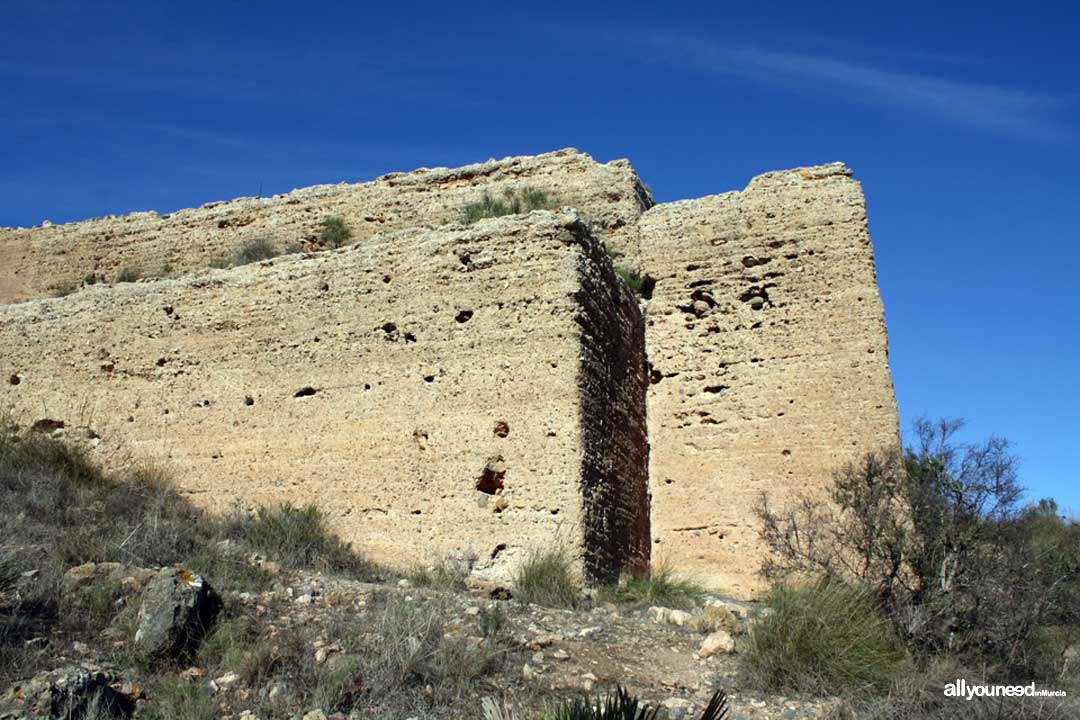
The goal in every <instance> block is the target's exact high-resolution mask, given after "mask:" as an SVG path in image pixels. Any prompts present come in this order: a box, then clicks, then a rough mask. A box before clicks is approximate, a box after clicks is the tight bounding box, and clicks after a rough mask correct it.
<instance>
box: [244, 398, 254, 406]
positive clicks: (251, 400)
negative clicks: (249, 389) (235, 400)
mask: <svg viewBox="0 0 1080 720" xmlns="http://www.w3.org/2000/svg"><path fill="white" fill-rule="evenodd" d="M244 404H245V405H247V406H248V407H251V406H252V405H254V404H255V398H253V397H251V396H250V395H245V396H244Z"/></svg>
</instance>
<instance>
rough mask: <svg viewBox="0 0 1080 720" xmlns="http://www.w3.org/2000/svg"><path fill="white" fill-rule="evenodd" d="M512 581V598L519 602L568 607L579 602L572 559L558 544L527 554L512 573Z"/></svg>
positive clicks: (579, 591) (578, 585)
mask: <svg viewBox="0 0 1080 720" xmlns="http://www.w3.org/2000/svg"><path fill="white" fill-rule="evenodd" d="M513 581H514V597H516V598H517V599H519V600H521V601H522V602H526V603H534V604H536V605H547V606H549V607H566V608H572V607H576V606H577V605H578V603H579V602H580V601H581V584H580V583H579V582H578V579H577V577H576V575H575V573H574V558H573V556H572V555H571V554H570V552H569V551H568V550H566V549H565V548H562V547H554V548H550V549H547V550H539V551H536V552H534V553H531V554H530V555H529V557H528V558H526V559H525V561H524V562H523V563H522V564H521V565H519V566H518V568H517V569H516V571H515V572H514V578H513Z"/></svg>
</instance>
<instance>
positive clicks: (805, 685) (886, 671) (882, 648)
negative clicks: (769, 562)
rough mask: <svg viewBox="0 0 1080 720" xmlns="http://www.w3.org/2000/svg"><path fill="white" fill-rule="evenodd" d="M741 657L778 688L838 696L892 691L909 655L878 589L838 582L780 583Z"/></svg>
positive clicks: (752, 672)
mask: <svg viewBox="0 0 1080 720" xmlns="http://www.w3.org/2000/svg"><path fill="white" fill-rule="evenodd" d="M765 605H766V607H768V608H770V609H771V612H770V613H769V614H768V615H765V616H764V617H762V618H760V619H758V621H757V622H756V623H755V624H754V625H752V627H751V629H750V633H749V635H748V636H747V640H746V644H745V646H744V649H743V652H742V655H741V657H742V658H743V661H744V663H745V665H746V670H747V673H746V674H747V676H748V678H750V679H751V680H752V681H754V682H758V683H760V684H761V685H762V686H763V687H765V688H768V689H773V690H805V691H809V692H817V693H829V694H838V693H842V692H845V691H860V690H865V689H878V690H880V689H884V688H886V687H888V685H889V683H890V682H891V681H892V680H893V679H894V678H895V677H896V675H897V673H898V672H899V670H900V669H901V667H902V665H903V663H904V660H905V654H904V652H903V649H902V647H901V645H900V644H899V642H898V640H897V639H896V637H895V635H894V633H893V630H892V626H891V625H890V624H889V623H888V621H887V620H885V619H884V618H883V617H882V616H881V614H880V612H879V609H878V607H877V606H876V604H875V603H874V601H873V599H872V597H871V595H870V594H869V593H868V592H867V591H865V590H863V589H862V588H859V587H856V586H853V585H848V584H845V583H843V582H840V581H838V580H828V579H821V580H817V581H815V582H811V583H806V584H802V585H777V586H774V587H773V588H772V589H771V591H770V592H769V594H768V596H767V598H766V600H765Z"/></svg>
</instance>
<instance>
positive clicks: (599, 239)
mask: <svg viewBox="0 0 1080 720" xmlns="http://www.w3.org/2000/svg"><path fill="white" fill-rule="evenodd" d="M525 188H532V189H534V190H540V191H542V192H544V193H546V194H547V195H548V197H549V198H551V199H552V200H553V201H554V202H555V203H556V204H558V205H566V206H572V207H574V208H576V209H577V210H576V212H570V211H565V212H558V213H552V212H538V213H534V214H532V215H528V216H516V217H508V218H505V219H499V220H490V221H483V222H481V223H479V224H477V225H474V226H471V227H463V226H461V225H460V224H458V223H459V221H460V220H461V219H462V216H463V210H464V208H465V206H466V205H468V204H469V203H473V202H477V201H479V200H481V199H482V198H484V197H485V196H487V197H490V198H494V199H500V198H504V197H505V195H506V193H507V192H511V193H520V192H521V191H522V190H523V189H525ZM328 215H335V216H340V217H341V218H343V220H344V221H345V223H346V225H347V226H348V227H349V228H350V229H351V230H352V232H353V237H352V240H351V242H353V243H354V245H353V246H351V247H349V248H347V249H343V250H339V251H323V252H307V253H299V254H294V255H289V256H287V257H282V258H277V259H274V260H272V261H269V262H264V263H261V264H258V265H254V266H251V267H242V268H236V269H232V270H225V271H213V270H206V269H205V268H206V267H207V265H208V264H209V263H210V261H211V260H213V259H214V258H217V257H220V256H222V255H224V254H228V253H230V252H232V251H234V250H235V249H236V248H237V247H239V246H240V245H241V244H242V243H244V242H245V241H247V240H251V239H253V238H259V237H262V238H269V239H271V240H272V241H273V242H274V243H276V244H277V245H278V246H279V247H284V246H286V245H292V246H294V247H302V248H306V249H307V250H309V251H310V250H315V249H317V246H318V243H317V238H318V233H319V224H320V222H321V221H322V220H323V219H324V218H325V217H326V216H328ZM610 257H614V264H615V265H618V266H621V267H622V268H623V269H637V270H641V271H642V272H645V273H648V274H649V275H651V276H652V277H653V278H654V279H655V281H656V282H655V287H654V289H653V293H652V297H651V299H648V300H643V301H641V303H640V307H639V303H638V301H636V300H635V299H634V298H633V297H632V296H631V295H630V294H629V291H628V290H627V288H626V286H625V285H624V284H623V283H622V282H621V281H620V280H618V278H617V277H616V275H615V268H614V266H613V262H612V260H611V259H609V258H610ZM124 267H130V268H136V269H139V270H141V271H143V272H144V273H148V274H151V275H153V274H157V273H160V272H161V271H162V269H164V268H168V269H169V272H170V273H172V275H174V276H176V279H157V280H147V281H141V282H138V283H133V284H120V285H104V286H103V285H100V284H97V285H94V286H92V287H86V288H83V289H82V290H80V291H78V292H76V293H75V294H73V295H71V296H69V297H67V298H63V299H42V298H47V297H49V296H50V295H52V294H54V293H55V292H56V290H57V289H58V288H60V287H62V286H77V285H79V284H80V282H81V281H83V280H84V278H86V276H87V275H89V274H93V275H94V276H95V277H97V278H105V279H106V280H111V279H113V278H115V277H116V274H117V273H118V272H119V270H120V269H121V268H124ZM27 300H33V301H32V302H24V301H27ZM0 302H4V303H21V304H11V305H8V306H6V307H0V343H3V347H4V348H5V350H4V352H3V354H2V355H0V357H2V361H3V367H2V368H0V369H2V371H3V373H4V377H8V378H9V382H7V383H4V384H3V385H2V389H0V403H2V409H3V410H5V411H8V412H11V413H14V414H15V416H16V417H17V418H19V419H20V420H22V421H23V422H25V423H27V424H29V423H32V422H34V421H36V420H43V419H52V420H63V421H64V422H65V423H67V424H68V425H69V427H70V426H72V425H80V424H81V425H92V426H93V428H94V430H95V432H96V433H97V434H98V435H100V438H99V439H96V440H95V442H96V443H98V445H97V450H96V452H98V453H101V454H102V455H104V456H107V457H113V458H116V457H118V456H119V455H121V454H123V453H134V454H136V455H140V456H149V457H151V458H156V459H160V460H163V461H165V462H167V463H168V464H169V465H171V466H172V467H173V468H174V469H175V471H176V475H177V477H178V479H179V482H180V483H181V486H182V488H183V489H184V491H185V492H186V493H188V494H189V495H190V496H191V497H192V498H193V499H195V500H196V501H197V502H199V503H202V504H204V505H207V506H210V507H213V508H217V509H225V508H226V507H228V506H229V504H230V503H233V502H236V501H240V502H243V503H247V504H254V503H266V502H276V501H286V500H288V501H293V502H306V501H315V502H317V503H319V504H320V505H321V506H322V507H324V508H325V509H326V510H327V511H328V512H329V514H330V517H331V519H332V522H333V524H334V526H335V528H336V529H338V530H339V531H340V532H342V534H343V535H345V537H346V538H348V539H350V540H352V541H354V542H356V543H357V544H358V545H359V546H361V547H362V548H363V549H365V550H366V551H368V552H369V553H371V554H372V555H374V556H375V557H376V558H378V559H383V560H389V561H393V562H395V563H396V564H398V565H407V564H411V563H414V562H419V561H423V560H425V559H429V558H431V557H434V556H437V555H439V554H443V553H448V552H460V551H463V550H466V549H468V548H471V549H473V550H474V551H476V552H477V554H478V555H479V556H480V558H481V564H482V566H483V567H482V568H481V572H482V573H486V574H487V575H489V576H491V577H502V578H505V576H506V574H507V572H508V569H509V568H511V567H512V566H513V564H514V563H516V562H518V560H519V559H520V558H521V557H522V556H523V554H524V553H525V552H527V551H528V550H529V549H530V548H536V547H544V546H550V544H551V543H552V542H553V541H560V542H564V543H566V544H567V545H569V546H571V547H573V548H577V549H578V550H580V551H581V557H582V565H581V568H582V571H583V572H584V573H585V574H586V576H587V577H588V578H589V579H591V580H593V581H600V580H610V579H612V578H613V577H615V576H616V575H617V574H618V573H619V572H621V571H623V570H625V569H635V568H641V567H643V566H644V564H645V563H647V561H648V558H649V557H650V554H651V555H652V556H653V557H660V558H662V559H663V560H664V561H666V562H667V563H668V564H670V565H671V566H672V567H673V568H674V569H675V570H676V571H678V572H682V573H686V574H690V575H693V576H696V577H698V578H700V579H702V580H704V581H706V582H707V583H708V584H710V585H712V586H714V587H717V588H718V589H722V590H726V591H727V592H731V593H733V594H736V595H743V596H748V595H752V594H754V593H755V592H756V591H757V590H758V589H759V588H760V586H761V584H760V580H759V579H758V578H757V576H756V572H757V569H758V567H759V565H760V562H761V560H762V553H763V548H762V547H761V545H760V543H759V540H758V538H757V524H756V519H755V516H754V513H753V505H754V503H755V502H756V501H757V498H758V497H760V495H761V493H762V492H768V493H769V494H770V495H771V496H772V498H773V499H774V501H776V502H778V503H780V504H782V503H783V502H785V501H787V500H790V499H791V498H793V497H794V496H795V495H796V494H798V493H800V492H804V491H805V492H811V493H813V492H820V491H822V489H823V488H825V487H826V486H827V485H828V483H829V481H830V478H831V476H832V473H833V471H834V470H835V469H836V467H838V466H839V465H841V464H843V463H845V462H847V461H850V460H852V459H854V458H855V457H857V456H858V455H859V454H861V453H863V452H865V451H866V450H868V449H871V448H875V447H878V446H881V445H888V444H894V443H896V441H897V436H898V430H897V410H896V402H895V399H894V396H893V389H892V381H891V377H890V374H889V367H888V344H887V336H886V330H885V324H884V313H883V308H882V304H881V299H880V296H879V294H878V290H877V285H876V281H875V271H874V256H873V249H872V246H871V243H870V237H869V234H868V231H867V218H866V205H865V200H864V198H863V194H862V190H861V188H860V186H859V184H858V183H857V182H855V181H854V180H853V179H852V178H851V171H850V170H849V169H847V168H846V167H844V166H843V165H841V164H832V165H823V166H817V167H809V168H800V169H796V170H790V171H783V172H775V173H768V174H765V175H762V176H760V177H757V178H755V179H753V180H752V181H751V182H750V184H749V185H748V186H747V187H746V189H745V190H743V191H741V192H731V193H726V194H724V195H717V196H711V197H706V198H701V199H698V200H687V201H680V202H673V203H665V204H662V205H654V203H653V200H652V196H651V194H650V192H649V191H648V190H647V189H646V187H645V186H644V185H643V184H642V183H641V182H640V180H639V179H638V177H637V175H636V173H635V172H634V170H633V169H632V168H631V167H630V165H629V163H627V162H626V161H625V160H617V161H613V162H610V163H606V164H600V163H597V162H595V161H594V160H593V159H592V158H590V157H589V156H588V155H584V154H581V153H578V152H577V151H573V150H562V151H558V152H554V153H549V154H546V155H540V156H536V157H522V158H507V159H504V160H497V161H495V160H493V161H489V162H486V163H482V164H478V165H470V166H466V167H463V168H457V169H447V168H437V169H424V170H418V171H415V172H412V173H397V174H392V175H387V176H384V177H382V178H379V179H378V180H376V181H374V182H370V183H361V184H357V185H344V184H343V185H333V186H317V187H312V188H306V189H303V190H296V191H293V192H292V193H289V194H287V195H280V196H275V197H273V198H264V199H256V198H243V199H239V200H234V201H230V202H224V203H211V204H208V205H205V206H203V207H202V208H198V209H193V210H182V211H179V212H176V213H172V214H171V215H161V216H159V215H157V214H156V213H137V214H135V215H129V216H125V217H109V218H101V219H97V220H90V221H86V222H82V223H71V224H68V225H62V226H52V227H38V228H33V229H29V230H25V229H3V230H0ZM643 316H644V317H643ZM646 406H647V411H648V412H647V413H646ZM650 495H651V503H650Z"/></svg>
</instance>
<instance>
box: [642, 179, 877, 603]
mask: <svg viewBox="0 0 1080 720" xmlns="http://www.w3.org/2000/svg"><path fill="white" fill-rule="evenodd" d="M850 175H851V171H850V170H848V169H847V168H846V167H844V166H843V165H840V164H835V165H826V166H822V167H816V168H803V169H800V170H791V171H787V172H777V173H769V174H767V175H762V176H761V177H758V178H755V179H754V180H753V181H752V182H751V183H750V185H749V186H748V187H747V188H746V190H744V191H742V192H732V193H727V194H725V195H717V196H713V197H706V198H702V199H700V200H690V201H685V202H675V203H668V204H664V205H658V206H656V207H654V208H652V209H651V210H649V211H648V212H646V213H645V215H644V216H643V217H642V219H641V224H640V227H641V238H642V248H643V258H642V262H643V264H644V266H645V267H646V268H648V269H649V271H650V272H651V273H653V274H655V275H656V277H657V278H658V280H657V283H656V288H655V290H654V292H653V298H652V300H651V301H650V303H649V306H648V311H647V315H648V330H647V338H648V348H649V360H650V362H651V363H652V370H651V375H652V385H651V386H650V390H649V437H650V439H651V442H652V464H651V472H650V476H651V482H652V488H653V515H652V519H653V535H654V538H655V540H657V541H659V545H657V546H655V553H656V554H658V555H659V556H661V557H666V558H668V559H669V560H670V561H671V562H672V564H674V566H675V567H678V568H679V569H680V570H683V571H684V572H689V573H692V574H695V575H698V576H701V577H707V578H710V579H711V581H712V582H713V583H715V584H717V585H719V586H722V587H724V588H727V589H728V590H729V591H731V592H733V593H737V594H740V595H748V594H751V593H752V592H753V591H754V590H756V589H757V588H758V587H760V579H759V578H757V577H756V576H755V571H756V570H757V569H758V566H759V565H760V559H761V549H760V544H759V540H758V534H757V523H756V517H755V515H754V512H753V507H754V504H755V503H756V502H757V500H758V498H759V497H760V495H761V493H762V492H763V491H767V492H768V493H769V495H770V497H771V498H772V499H773V500H776V501H779V502H780V503H782V502H783V501H784V500H785V499H788V498H790V497H792V496H794V495H795V494H797V493H798V492H801V491H806V490H809V491H813V490H815V489H820V488H822V487H824V486H825V485H826V484H827V483H828V482H829V479H830V478H831V475H832V473H833V471H834V470H835V469H836V468H838V467H839V466H840V465H842V464H844V463H846V462H849V461H851V460H852V459H854V458H856V457H857V456H858V455H860V454H862V453H864V452H865V451H866V450H868V449H871V448H876V447H880V446H884V445H889V444H893V443H896V442H897V440H898V437H899V428H898V424H897V423H898V420H897V408H896V400H895V398H894V395H893V388H892V378H891V375H890V373H889V366H888V360H887V358H888V345H887V339H886V332H885V317H884V311H883V308H882V304H881V299H880V297H879V295H878V289H877V283H876V280H875V273H874V256H873V249H872V248H871V245H870V235H869V233H868V232H867V224H866V205H865V201H864V200H863V195H862V191H861V189H860V188H859V184H858V183H856V182H854V181H853V180H852V179H851V177H850Z"/></svg>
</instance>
